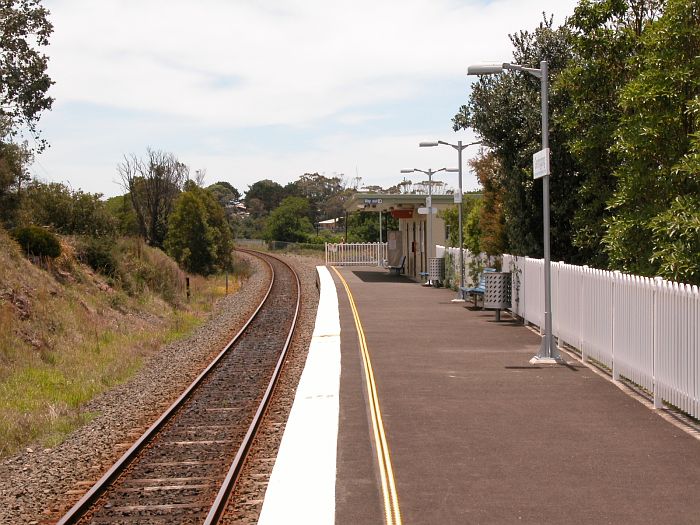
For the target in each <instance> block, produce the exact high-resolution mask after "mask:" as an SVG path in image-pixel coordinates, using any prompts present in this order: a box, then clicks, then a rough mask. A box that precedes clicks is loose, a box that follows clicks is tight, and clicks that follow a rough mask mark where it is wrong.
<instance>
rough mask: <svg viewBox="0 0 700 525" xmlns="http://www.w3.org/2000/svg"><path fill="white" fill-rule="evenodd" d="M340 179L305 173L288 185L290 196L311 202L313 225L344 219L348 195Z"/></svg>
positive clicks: (286, 189)
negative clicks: (339, 218) (321, 221)
mask: <svg viewBox="0 0 700 525" xmlns="http://www.w3.org/2000/svg"><path fill="white" fill-rule="evenodd" d="M344 190H345V188H344V187H343V181H342V179H341V178H340V177H338V176H336V177H326V176H325V175H319V174H318V173H305V174H304V175H302V176H301V177H299V178H298V179H297V180H296V181H294V182H291V183H289V184H287V186H286V187H285V191H286V192H287V194H288V195H295V196H297V197H303V198H305V199H306V200H307V201H309V219H310V220H311V222H312V223H313V224H316V223H317V222H318V221H319V220H323V219H335V218H337V217H342V215H343V213H344V208H343V203H344V202H345V198H347V194H346V192H345V191H344Z"/></svg>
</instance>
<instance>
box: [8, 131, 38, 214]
mask: <svg viewBox="0 0 700 525" xmlns="http://www.w3.org/2000/svg"><path fill="white" fill-rule="evenodd" d="M1 122H2V121H0V123H1ZM0 135H1V130H0ZM31 159H32V152H31V151H30V150H29V148H28V146H26V145H25V144H22V145H20V144H14V143H12V142H3V141H2V140H0V221H3V222H4V223H5V224H7V225H9V226H12V225H13V224H14V222H15V219H16V212H17V210H18V208H19V206H20V203H21V196H22V185H23V184H24V183H26V182H28V181H29V180H30V176H29V172H28V171H27V166H28V164H29V163H30V162H31Z"/></svg>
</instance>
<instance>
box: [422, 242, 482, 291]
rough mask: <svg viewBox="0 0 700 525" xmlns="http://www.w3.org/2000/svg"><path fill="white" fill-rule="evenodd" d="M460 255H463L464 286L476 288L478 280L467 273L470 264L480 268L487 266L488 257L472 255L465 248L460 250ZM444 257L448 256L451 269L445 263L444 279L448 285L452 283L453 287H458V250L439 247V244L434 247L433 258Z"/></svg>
mask: <svg viewBox="0 0 700 525" xmlns="http://www.w3.org/2000/svg"><path fill="white" fill-rule="evenodd" d="M462 253H463V258H464V284H465V285H466V286H476V285H477V284H478V283H479V279H478V278H477V279H476V280H474V279H473V278H472V277H471V276H470V272H469V267H470V266H471V265H472V264H475V263H476V264H478V265H480V266H482V267H483V266H488V264H489V262H488V256H487V255H486V254H484V253H480V254H473V253H472V252H470V251H469V250H467V249H466V248H462ZM445 255H449V258H448V260H449V262H450V264H451V267H448V266H447V263H445V265H446V266H445V277H446V282H447V283H448V284H451V283H454V284H455V285H457V286H458V285H459V282H460V281H459V270H460V262H459V248H454V247H445V246H441V245H439V244H437V245H435V256H436V257H442V258H446V257H445Z"/></svg>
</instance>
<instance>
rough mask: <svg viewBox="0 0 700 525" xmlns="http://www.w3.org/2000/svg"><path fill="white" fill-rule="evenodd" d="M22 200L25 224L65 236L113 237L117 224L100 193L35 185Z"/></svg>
mask: <svg viewBox="0 0 700 525" xmlns="http://www.w3.org/2000/svg"><path fill="white" fill-rule="evenodd" d="M24 197H25V198H24V199H23V200H22V221H23V222H25V223H27V224H37V225H39V226H51V228H52V229H53V230H55V231H56V232H58V233H62V234H66V235H72V234H76V235H93V236H103V235H111V234H113V233H115V231H116V221H115V220H114V217H113V216H112V215H111V214H110V213H109V211H108V210H107V208H106V206H105V203H104V201H102V200H101V198H102V195H101V194H100V193H86V192H83V191H82V190H80V189H78V190H72V189H70V188H69V187H68V186H66V185H65V184H62V183H59V182H51V183H48V184H44V183H41V182H36V181H34V182H32V183H31V184H30V185H29V186H27V188H26V190H25V195H24Z"/></svg>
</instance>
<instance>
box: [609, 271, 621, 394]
mask: <svg viewBox="0 0 700 525" xmlns="http://www.w3.org/2000/svg"><path fill="white" fill-rule="evenodd" d="M613 274H614V277H613V286H612V349H611V350H610V355H611V358H610V360H611V361H612V378H613V381H619V380H620V372H619V371H618V370H617V365H616V363H615V306H616V305H615V292H616V289H617V286H618V283H619V280H620V276H621V275H622V272H620V270H615V271H614V272H613Z"/></svg>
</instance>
